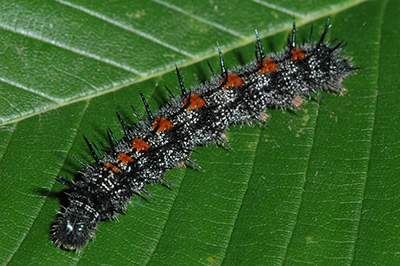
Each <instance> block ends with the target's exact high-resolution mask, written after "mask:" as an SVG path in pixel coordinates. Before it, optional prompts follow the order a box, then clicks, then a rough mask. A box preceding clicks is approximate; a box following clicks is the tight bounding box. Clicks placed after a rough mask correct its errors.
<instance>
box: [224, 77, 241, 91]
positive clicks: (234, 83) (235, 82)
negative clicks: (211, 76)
mask: <svg viewBox="0 0 400 266" xmlns="http://www.w3.org/2000/svg"><path fill="white" fill-rule="evenodd" d="M225 81H226V80H225V78H224V79H223V80H222V81H221V83H220V85H221V84H223V83H224V82H225ZM243 84H244V81H243V79H242V78H241V77H239V76H238V75H237V74H229V75H228V81H226V84H225V85H224V86H223V87H222V89H224V90H226V89H229V88H232V87H239V86H242V85H243Z"/></svg>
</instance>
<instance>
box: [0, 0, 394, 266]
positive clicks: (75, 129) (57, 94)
mask: <svg viewBox="0 0 400 266" xmlns="http://www.w3.org/2000/svg"><path fill="white" fill-rule="evenodd" d="M0 9H1V10H2V11H1V12H0V122H1V125H0V178H1V181H2V182H1V188H2V189H1V192H0V202H1V203H0V213H1V214H2V215H1V216H0V263H1V264H10V265H28V264H41V265H76V264H80V265H100V264H102V265H132V264H134V265H144V264H149V265H196V264H206V265H221V264H224V265H238V264H243V265H270V264H271V265H272V264H274V265H276V264H306V263H307V264H308V263H313V264H319V265H332V264H368V265H369V264H383V265H395V264H399V262H400V259H399V250H400V239H399V235H400V232H399V231H400V229H399V228H400V227H399V226H398V225H397V221H398V218H399V215H398V213H399V211H398V210H399V209H400V200H399V197H398V191H399V190H400V187H399V186H400V183H399V182H398V176H399V173H400V171H399V168H400V156H399V150H400V142H399V132H398V131H399V128H400V119H399V116H400V107H399V102H400V96H399V94H396V92H397V91H396V89H397V84H399V80H398V79H399V75H398V72H399V64H398V62H399V60H400V58H399V57H400V55H399V54H398V53H397V50H398V47H399V46H400V37H399V35H398V34H397V29H398V19H397V16H398V14H399V11H400V10H399V6H398V4H397V1H394V0H388V1H379V0H371V1H361V0H353V1H352V0H335V1H332V0H330V1H328V0H326V1H322V0H321V1H306V0H299V1H296V2H295V3H294V1H293V2H292V1H289V0H285V1H278V0H270V1H268V2H266V1H262V0H254V1H222V0H221V1H190V2H188V1H171V0H165V1H160V0H154V1H151V2H150V1H122V0H120V1H95V0H91V1H90V0H83V1H78V0H69V1H64V0H57V1H30V0H25V1H22V0H20V1H11V0H6V1H1V2H0ZM293 16H295V17H296V22H297V24H298V25H299V26H300V27H299V39H300V40H302V41H304V42H307V39H308V35H309V29H310V27H311V25H314V36H315V38H318V37H319V35H320V33H321V30H322V28H323V26H324V21H325V20H326V17H327V16H330V17H331V23H332V25H333V26H332V29H331V31H330V32H329V37H330V39H334V38H336V37H337V38H339V39H340V40H345V41H347V42H348V43H349V44H348V46H347V47H346V49H345V51H344V54H345V55H346V56H348V57H351V58H352V61H353V63H354V64H355V65H356V66H359V67H361V69H360V70H358V71H357V72H355V73H354V74H353V75H351V76H350V77H348V78H346V80H345V81H344V86H345V87H346V88H347V89H348V92H347V93H346V94H345V95H343V96H335V95H329V94H324V96H325V97H326V98H327V100H326V101H320V100H316V99H313V100H309V101H307V102H306V103H305V104H303V105H302V112H301V113H293V112H288V111H281V110H269V111H268V113H269V114H270V115H271V118H270V120H269V121H268V124H269V125H270V128H267V129H265V128H262V127H260V126H258V125H256V124H255V125H254V126H247V125H246V126H242V127H240V126H232V127H231V128H230V129H229V131H228V132H227V136H228V141H229V143H230V144H231V145H232V146H233V148H234V150H233V151H230V150H229V149H223V148H221V147H218V146H215V145H210V146H207V147H198V148H197V149H196V151H197V152H195V153H194V154H193V155H192V159H193V160H194V161H196V162H197V163H198V164H200V165H201V166H202V170H198V169H194V168H193V169H192V167H187V168H184V169H173V170H171V171H168V172H167V175H166V177H167V179H168V180H170V181H171V182H172V183H174V185H175V189H168V188H166V187H165V186H160V185H151V186H149V191H150V193H151V194H152V195H153V196H154V197H155V198H156V201H152V200H148V201H146V200H144V199H141V198H140V197H135V198H133V200H132V203H133V204H132V206H129V208H128V213H127V214H126V215H120V216H119V217H118V218H119V222H118V223H116V222H112V221H106V222H101V223H100V224H99V227H98V230H97V231H96V239H95V241H92V242H90V243H89V244H88V245H87V246H86V247H84V248H83V249H82V250H81V251H80V252H79V253H73V252H66V251H63V250H60V249H58V248H56V247H55V246H54V245H53V244H52V243H51V242H50V240H49V228H50V225H51V223H52V222H53V221H54V219H55V217H56V210H59V209H60V199H59V197H58V194H57V193H58V192H60V191H62V189H64V187H63V186H62V185H61V184H58V183H56V182H55V180H54V177H56V176H65V177H69V178H72V177H73V176H74V174H76V172H77V171H78V170H81V166H80V165H79V164H78V163H77V162H75V161H74V160H73V159H72V157H71V155H75V156H77V157H78V158H81V159H82V160H84V161H86V162H90V161H91V158H90V155H89V154H88V152H87V148H86V145H85V142H84V140H83V138H82V134H85V135H86V136H87V137H88V138H89V139H90V140H91V141H94V142H95V143H96V144H97V146H99V147H107V141H106V134H105V129H106V127H108V126H109V127H110V128H112V129H113V131H114V132H116V133H117V135H118V137H122V132H120V125H119V123H118V120H117V119H116V116H115V111H118V112H119V113H120V114H121V115H122V116H123V117H125V118H126V119H127V120H128V121H130V122H131V123H133V122H135V119H134V118H133V116H132V114H131V113H132V112H131V110H130V107H129V104H132V105H133V106H135V108H136V109H137V110H138V111H139V113H140V114H141V115H143V114H144V113H145V110H144V107H143V106H142V104H141V100H140V97H139V94H138V88H141V90H142V91H143V92H144V94H145V97H146V98H147V99H148V100H149V103H150V106H151V108H152V110H154V111H155V110H156V109H157V108H159V107H160V106H161V105H162V104H163V102H164V101H165V100H167V99H168V96H167V93H166V92H165V89H164V85H167V86H168V87H169V88H170V89H171V90H173V91H174V92H177V91H178V89H177V79H176V74H175V73H174V66H175V64H177V65H178V66H180V70H181V73H182V74H183V77H184V82H185V85H186V86H187V87H190V86H195V85H196V84H199V83H200V82H202V81H205V80H207V79H209V78H210V73H209V70H208V67H207V61H209V62H210V63H211V65H213V66H215V68H216V69H217V67H216V66H218V58H217V51H216V41H218V42H219V44H220V45H221V47H222V49H223V51H224V57H225V59H226V64H227V65H228V66H230V67H233V66H236V65H242V64H245V63H247V62H250V61H251V60H253V58H254V41H255V37H254V28H257V29H258V31H259V32H260V34H261V35H262V36H263V37H264V38H263V43H264V45H265V50H266V51H271V50H274V51H276V52H279V51H281V50H282V49H283V48H284V46H285V43H286V38H287V35H288V33H289V32H290V28H291V24H292V18H293Z"/></svg>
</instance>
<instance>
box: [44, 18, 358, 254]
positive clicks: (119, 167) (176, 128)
mask: <svg viewBox="0 0 400 266" xmlns="http://www.w3.org/2000/svg"><path fill="white" fill-rule="evenodd" d="M329 27H330V24H329V19H328V20H327V23H326V27H325V30H324V32H323V33H322V36H321V38H320V40H319V42H317V43H313V40H312V32H311V36H310V43H309V44H307V45H303V46H299V47H296V27H295V22H294V23H293V31H292V37H291V38H289V39H288V48H287V49H286V50H285V51H283V52H281V53H279V54H270V55H267V56H266V55H264V52H263V48H262V44H261V42H260V39H259V37H258V33H257V31H256V36H257V49H256V60H255V61H253V62H252V63H250V64H248V65H246V66H243V67H239V68H237V69H234V70H232V71H227V70H226V69H225V66H224V61H223V57H222V53H221V50H220V49H219V47H218V50H219V56H220V64H221V71H222V74H221V75H216V74H215V72H214V71H213V70H212V68H211V67H210V68H211V71H212V72H213V74H214V77H213V79H212V80H211V81H209V82H207V83H206V84H202V85H199V86H197V87H196V88H194V89H193V90H191V91H189V92H188V91H186V89H185V87H184V85H183V82H182V79H181V77H180V74H179V71H178V69H177V74H178V79H179V84H180V87H181V90H182V95H181V96H177V97H175V96H173V95H172V93H170V94H171V97H172V100H171V101H170V102H169V103H167V104H165V105H164V106H163V107H162V108H161V109H160V110H159V111H157V112H156V113H154V114H152V113H151V111H150V109H149V107H148V105H147V103H146V100H145V99H144V97H143V95H142V94H141V97H142V99H143V102H144V105H145V107H146V110H147V113H148V116H149V118H147V119H144V120H141V119H140V117H139V116H138V118H139V120H140V122H139V124H137V125H134V126H132V127H130V126H127V125H126V124H125V123H124V121H123V120H122V119H121V117H120V116H119V115H118V114H117V115H118V118H119V120H120V122H121V124H122V128H123V130H124V133H125V137H124V138H123V139H122V140H117V139H116V138H115V136H114V134H113V133H112V132H111V130H109V131H108V137H109V140H110V143H111V144H110V145H111V147H110V151H109V152H107V153H103V152H101V151H100V150H99V149H98V148H97V147H96V146H95V145H93V146H94V148H95V149H93V146H92V144H91V143H90V142H89V141H88V140H87V139H86V138H85V141H86V142H87V144H88V146H89V149H90V152H91V154H92V155H93V157H94V159H95V163H94V164H90V165H89V164H85V163H83V162H81V161H79V160H78V159H77V160H78V161H79V162H80V163H81V164H82V165H83V166H84V167H85V168H86V170H85V172H83V173H82V174H80V175H78V176H77V177H76V178H75V180H74V181H68V180H67V179H64V178H61V177H59V178H58V181H60V182H61V183H63V184H65V185H67V186H69V192H68V202H69V203H68V205H67V206H66V207H65V208H64V209H63V210H62V211H61V212H60V213H59V215H58V216H57V219H56V221H55V223H54V224H53V225H52V228H51V233H50V234H51V240H52V242H53V243H54V244H55V245H57V246H58V247H60V248H63V249H66V250H77V249H79V248H81V247H82V246H84V245H85V244H86V243H87V241H88V240H89V239H92V238H93V237H94V230H95V229H96V227H97V224H98V222H100V221H101V220H108V219H115V215H116V214H118V213H122V212H123V211H124V210H125V205H126V203H127V202H129V201H130V200H131V198H132V197H133V196H134V195H135V194H139V195H140V193H142V192H145V193H147V191H146V190H145V186H146V185H147V184H149V183H154V182H161V180H162V181H164V182H166V183H168V184H169V185H171V184H170V183H169V182H168V181H167V180H166V179H165V178H164V173H165V171H166V170H167V169H171V168H174V167H176V166H178V165H182V164H183V163H184V162H185V161H189V162H191V163H194V162H193V161H191V160H190V158H189V156H190V155H191V153H192V151H193V149H194V148H195V147H196V146H198V145H204V144H207V143H213V142H216V141H217V140H219V141H222V142H223V143H224V144H226V145H228V144H227V143H226V142H225V140H224V139H223V136H224V132H225V131H226V130H227V128H228V127H229V125H231V124H244V123H250V122H252V121H254V120H258V121H259V122H261V123H263V124H265V120H266V119H267V117H268V115H266V113H264V112H265V111H266V109H267V108H286V107H287V106H291V107H292V108H294V109H296V110H297V109H298V107H299V106H300V104H301V96H303V95H309V94H310V93H314V94H316V95H317V96H320V95H319V94H318V92H317V90H318V89H322V90H326V91H332V92H338V93H340V92H341V91H342V85H341V82H342V79H343V78H345V77H346V76H347V75H349V74H350V73H351V71H352V70H354V69H356V67H354V66H352V65H351V63H350V62H349V60H348V59H346V58H344V57H342V56H340V55H339V53H340V51H341V50H342V49H343V48H344V45H343V44H342V42H340V43H338V44H336V45H335V46H333V42H331V43H329V44H325V43H324V39H325V36H326V34H327V31H328V29H329ZM331 46H333V47H331ZM320 97H322V96H320ZM134 112H135V113H136V111H135V110H134ZM136 115H137V113H136ZM228 146H229V145H228ZM194 164H195V163H194ZM147 194H148V193H147ZM149 196H150V197H151V195H149Z"/></svg>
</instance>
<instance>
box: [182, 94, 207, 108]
mask: <svg viewBox="0 0 400 266" xmlns="http://www.w3.org/2000/svg"><path fill="white" fill-rule="evenodd" d="M188 101H189V95H188V96H187V97H186V99H185V101H184V102H183V104H182V107H184V106H187V104H188ZM205 105H206V102H205V101H204V99H203V98H202V97H201V96H200V94H192V95H190V104H189V106H188V107H186V109H185V110H186V111H190V110H195V109H199V108H201V107H203V106H205Z"/></svg>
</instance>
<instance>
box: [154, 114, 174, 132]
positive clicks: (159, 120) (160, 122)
mask: <svg viewBox="0 0 400 266" xmlns="http://www.w3.org/2000/svg"><path fill="white" fill-rule="evenodd" d="M156 127H158V129H157V134H160V133H161V132H164V131H167V130H170V129H171V128H173V127H174V125H173V124H172V123H171V121H169V120H168V119H167V118H165V117H156V119H154V122H153V126H152V127H151V130H154V129H155V128H156Z"/></svg>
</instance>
